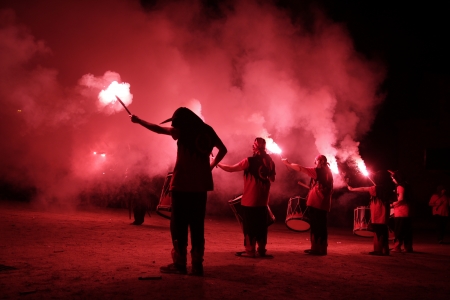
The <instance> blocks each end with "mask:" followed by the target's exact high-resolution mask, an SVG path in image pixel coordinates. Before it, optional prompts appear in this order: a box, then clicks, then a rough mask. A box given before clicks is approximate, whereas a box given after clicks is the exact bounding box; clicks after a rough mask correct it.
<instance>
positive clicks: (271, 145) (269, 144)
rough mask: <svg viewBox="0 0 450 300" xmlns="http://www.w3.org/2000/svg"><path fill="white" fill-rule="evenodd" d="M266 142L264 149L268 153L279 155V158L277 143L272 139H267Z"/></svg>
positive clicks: (279, 152)
mask: <svg viewBox="0 0 450 300" xmlns="http://www.w3.org/2000/svg"><path fill="white" fill-rule="evenodd" d="M265 140H266V149H267V151H268V152H269V153H275V154H279V155H280V156H281V152H282V150H281V148H280V147H278V145H277V143H275V142H274V141H273V139H271V138H269V137H267V138H265Z"/></svg>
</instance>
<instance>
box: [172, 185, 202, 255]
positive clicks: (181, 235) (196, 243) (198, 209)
mask: <svg viewBox="0 0 450 300" xmlns="http://www.w3.org/2000/svg"><path fill="white" fill-rule="evenodd" d="M206 199H207V192H179V191H172V214H171V217H170V233H171V235H172V242H173V245H174V250H173V251H174V252H175V257H174V261H175V262H176V263H179V264H185V263H186V249H187V245H188V231H189V229H190V233H191V247H192V249H191V255H192V257H193V260H194V258H195V259H197V261H198V262H199V263H200V261H203V253H204V250H205V212H206Z"/></svg>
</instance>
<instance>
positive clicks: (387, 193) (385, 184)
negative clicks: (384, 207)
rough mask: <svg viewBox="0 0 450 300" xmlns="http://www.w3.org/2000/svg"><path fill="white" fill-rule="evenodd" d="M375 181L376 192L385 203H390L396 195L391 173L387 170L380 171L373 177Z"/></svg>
mask: <svg viewBox="0 0 450 300" xmlns="http://www.w3.org/2000/svg"><path fill="white" fill-rule="evenodd" d="M373 182H374V183H375V194H376V197H377V198H378V199H380V200H381V201H382V202H383V203H389V202H390V201H391V199H392V198H393V196H394V193H393V186H392V181H391V180H390V177H389V173H388V172H386V171H379V172H377V173H375V175H374V177H373Z"/></svg>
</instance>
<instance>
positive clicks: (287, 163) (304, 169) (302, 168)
mask: <svg viewBox="0 0 450 300" xmlns="http://www.w3.org/2000/svg"><path fill="white" fill-rule="evenodd" d="M281 161H282V162H283V163H284V164H285V165H286V166H288V167H289V168H291V169H293V170H295V171H299V172H303V173H306V174H309V173H308V171H307V170H306V168H305V167H302V166H300V165H298V164H293V163H291V162H290V161H289V160H288V159H287V158H282V159H281Z"/></svg>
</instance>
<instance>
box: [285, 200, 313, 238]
mask: <svg viewBox="0 0 450 300" xmlns="http://www.w3.org/2000/svg"><path fill="white" fill-rule="evenodd" d="M307 210H308V208H307V206H306V199H305V198H301V197H299V196H297V197H292V198H291V199H289V202H288V207H287V212H286V222H285V223H286V226H287V228H289V229H291V230H294V231H299V232H304V231H308V230H309V228H310V227H311V225H309V223H308V221H307V219H306V213H307Z"/></svg>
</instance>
